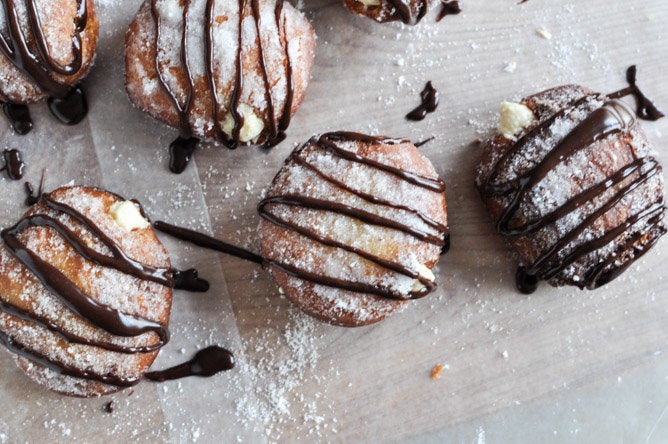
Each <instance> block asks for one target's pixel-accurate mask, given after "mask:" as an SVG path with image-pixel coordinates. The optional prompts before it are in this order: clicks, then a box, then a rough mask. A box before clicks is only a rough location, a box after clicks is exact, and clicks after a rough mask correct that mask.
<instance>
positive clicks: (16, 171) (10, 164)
mask: <svg viewBox="0 0 668 444" xmlns="http://www.w3.org/2000/svg"><path fill="white" fill-rule="evenodd" d="M2 155H3V157H4V159H5V166H4V167H2V168H0V171H4V170H6V171H7V177H9V178H10V179H11V180H19V179H21V178H22V177H23V171H24V170H25V167H26V165H25V163H23V160H21V152H20V151H19V150H15V149H12V150H4V151H3V152H2Z"/></svg>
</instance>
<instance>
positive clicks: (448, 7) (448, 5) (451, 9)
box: [436, 0, 526, 22]
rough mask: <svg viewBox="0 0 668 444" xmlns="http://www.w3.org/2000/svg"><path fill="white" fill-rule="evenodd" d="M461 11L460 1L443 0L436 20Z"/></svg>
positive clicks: (438, 20)
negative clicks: (447, 0) (448, 0)
mask: <svg viewBox="0 0 668 444" xmlns="http://www.w3.org/2000/svg"><path fill="white" fill-rule="evenodd" d="M524 1H526V0H524ZM460 12H462V8H461V7H460V6H459V2H458V1H451V2H446V1H441V11H440V12H439V13H438V16H437V17H436V21H437V22H440V21H441V20H443V19H444V18H445V16H447V15H457V14H459V13H460Z"/></svg>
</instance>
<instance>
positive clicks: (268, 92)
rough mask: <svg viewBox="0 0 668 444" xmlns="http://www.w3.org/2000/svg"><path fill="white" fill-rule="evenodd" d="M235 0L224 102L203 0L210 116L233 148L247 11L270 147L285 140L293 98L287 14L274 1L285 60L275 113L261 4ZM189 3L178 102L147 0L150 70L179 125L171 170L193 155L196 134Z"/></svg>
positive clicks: (209, 5)
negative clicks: (229, 122) (227, 127)
mask: <svg viewBox="0 0 668 444" xmlns="http://www.w3.org/2000/svg"><path fill="white" fill-rule="evenodd" d="M237 1H238V3H239V14H238V24H237V47H236V56H235V74H234V82H233V87H232V91H231V93H230V99H229V103H225V100H224V99H223V98H221V97H220V94H219V91H218V86H217V84H216V82H217V77H218V76H217V74H216V60H215V54H214V51H216V50H219V49H218V47H217V46H216V42H214V33H215V27H216V25H217V22H216V19H217V17H215V16H214V7H215V0H207V1H206V17H205V28H204V31H203V32H204V41H205V46H206V48H205V49H206V51H205V64H206V69H205V75H206V79H207V83H208V86H209V90H210V94H211V102H212V120H213V123H214V126H215V128H216V129H215V139H216V140H217V141H218V142H220V143H222V144H223V145H225V146H226V147H228V148H230V149H235V148H237V147H238V146H239V145H240V144H241V143H242V141H241V140H240V137H241V130H242V127H243V125H244V115H243V113H242V112H241V109H240V105H241V98H242V97H241V96H242V89H243V87H244V83H243V79H244V71H243V63H242V60H243V51H244V44H245V42H244V39H243V32H242V30H243V20H244V19H245V18H247V16H248V15H249V16H250V17H251V18H252V19H253V21H254V24H255V29H256V33H257V42H258V43H257V44H258V50H259V53H260V71H261V72H262V81H263V83H264V91H262V92H261V93H260V94H263V95H264V98H265V100H266V103H267V114H268V125H267V129H265V131H266V133H265V134H264V136H260V138H264V139H265V143H264V147H266V148H271V147H273V146H276V145H278V144H279V143H280V142H281V141H283V140H284V139H285V137H286V136H285V131H286V130H287V128H288V126H289V125H290V119H291V115H292V105H293V102H294V93H295V91H294V79H293V67H292V62H291V60H290V53H289V50H288V36H287V30H286V28H287V26H286V22H285V20H286V18H285V14H284V13H283V5H284V0H276V6H275V9H274V20H275V25H276V28H277V29H278V33H279V35H278V38H279V39H280V40H281V43H282V46H283V51H284V55H285V60H286V63H285V65H286V67H285V70H286V85H285V97H284V103H283V109H282V111H281V112H280V114H278V118H277V109H276V98H275V97H274V95H273V94H272V84H271V83H272V82H271V79H270V76H269V72H268V61H267V60H266V49H265V48H264V46H263V32H262V31H263V29H264V27H263V25H262V22H261V13H260V12H261V11H260V9H261V7H260V0H237ZM189 6H190V2H185V4H184V6H183V29H182V31H181V32H182V34H181V51H180V61H181V65H182V67H183V70H184V72H185V77H186V82H185V84H186V93H185V100H184V101H183V102H181V101H180V100H179V99H178V95H177V93H176V92H175V91H173V90H172V89H171V88H170V87H169V85H168V83H167V81H166V79H165V77H164V74H163V69H162V68H161V66H160V62H159V48H158V42H159V40H160V29H161V14H160V11H159V8H158V7H157V0H151V13H152V15H153V19H154V22H155V31H156V39H155V53H156V59H155V69H156V71H157V73H158V79H159V81H160V85H161V86H162V88H163V89H164V91H165V92H166V93H167V95H168V96H169V98H170V100H171V102H172V103H173V105H174V107H175V108H176V110H177V113H178V117H179V118H178V121H179V130H180V136H179V138H178V139H176V140H175V141H174V142H173V143H172V144H171V145H170V153H171V159H172V161H171V163H170V169H171V170H172V171H173V172H175V173H180V172H182V171H183V170H184V169H185V166H186V165H187V163H188V161H189V160H190V157H191V156H192V153H193V151H194V150H195V148H196V146H197V143H198V142H199V140H198V139H196V138H194V137H193V131H192V127H191V124H190V113H191V110H192V105H193V100H194V88H195V86H194V82H195V80H194V78H193V75H192V73H191V70H190V68H189V66H188V53H187V47H188V46H187V39H188V14H189ZM226 115H229V116H230V117H231V118H232V119H233V122H234V126H233V128H232V131H231V134H227V133H225V132H224V131H223V129H222V122H223V121H224V120H225V117H226Z"/></svg>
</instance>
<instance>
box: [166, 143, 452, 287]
mask: <svg viewBox="0 0 668 444" xmlns="http://www.w3.org/2000/svg"><path fill="white" fill-rule="evenodd" d="M339 141H362V142H365V143H374V144H375V143H385V144H398V143H404V142H406V141H404V140H398V139H388V138H382V137H373V136H367V135H363V134H358V133H348V132H338V133H329V134H324V135H322V136H321V137H320V138H319V139H317V140H316V139H313V140H312V141H311V142H312V143H314V144H315V146H316V147H317V148H318V149H321V150H325V151H328V152H330V153H332V154H333V155H335V156H338V157H340V158H344V159H347V160H349V161H352V162H358V163H363V164H365V165H367V166H369V167H371V168H376V169H379V170H381V171H384V172H386V173H388V174H392V175H394V176H397V177H399V178H400V179H401V180H403V181H406V182H409V183H411V184H413V185H416V186H419V187H421V188H425V189H428V190H430V191H435V192H443V191H444V190H445V185H444V184H443V182H442V181H441V180H440V179H438V178H430V177H425V176H420V175H416V174H413V173H409V172H407V171H403V170H399V169H397V168H395V167H391V166H388V165H384V164H381V163H379V162H376V161H373V160H371V159H367V158H365V157H362V156H359V155H357V154H355V153H353V152H350V151H347V150H345V149H343V148H341V147H339V146H338V145H337V144H336V142H339ZM307 146H309V144H306V145H304V147H302V149H300V150H297V151H295V152H294V153H293V154H292V155H291V156H290V157H289V159H288V162H294V163H296V164H298V165H300V166H303V167H305V168H309V169H310V170H312V171H314V172H315V173H317V174H318V175H320V177H322V178H323V179H324V180H326V181H329V182H330V183H332V184H334V185H335V186H337V187H339V188H342V189H344V190H346V191H348V192H350V193H353V194H355V195H357V196H358V197H360V198H362V199H364V200H366V201H368V202H371V203H373V204H380V205H384V206H388V207H391V208H394V209H396V210H402V211H406V212H409V213H411V214H413V215H415V216H417V217H419V218H420V219H421V220H422V221H423V222H424V223H425V224H426V225H427V226H428V227H430V228H431V229H432V230H433V233H429V232H424V231H421V230H419V229H416V228H414V227H411V226H409V225H406V224H402V223H400V222H398V221H396V220H392V219H388V218H385V217H382V216H378V215H375V214H373V213H370V212H367V211H364V210H361V209H357V208H354V207H351V206H349V205H345V204H342V203H338V202H333V201H328V200H322V199H317V198H312V197H307V196H301V195H283V196H270V197H268V198H266V199H264V200H262V201H261V202H260V203H259V205H258V212H259V213H260V216H261V217H263V218H264V219H266V220H268V221H269V222H271V223H273V224H275V225H278V226H281V227H284V228H287V229H290V230H292V231H295V232H297V233H299V234H301V235H303V236H306V237H308V238H310V239H312V240H314V241H317V242H319V243H321V244H323V245H327V246H330V247H335V248H341V249H344V250H346V251H349V252H352V253H355V254H357V255H359V256H360V257H363V258H364V259H366V260H369V261H371V262H373V263H375V264H377V265H379V266H382V267H384V268H387V269H389V270H392V271H395V272H397V273H400V274H403V275H405V276H408V277H410V278H413V279H417V280H419V281H420V283H422V285H423V288H421V289H420V290H417V291H414V292H412V293H410V295H409V298H411V299H415V298H419V297H423V296H426V295H427V294H428V293H430V292H432V291H433V290H434V289H435V288H436V284H435V283H434V282H432V281H431V280H429V279H427V278H425V277H424V276H422V275H420V273H419V272H418V271H417V270H413V269H411V268H409V267H406V266H404V265H402V264H401V263H398V262H393V261H389V260H386V259H383V258H381V257H379V256H376V255H373V254H371V253H368V252H366V251H364V250H362V249H359V248H356V247H353V246H349V245H346V244H344V243H341V242H339V241H337V240H335V239H331V238H328V237H325V236H322V235H320V234H318V233H317V232H316V231H315V230H311V229H309V228H308V227H303V226H300V225H297V224H295V223H292V222H290V221H288V220H285V219H282V218H281V217H279V216H277V215H276V214H274V213H272V212H271V211H270V208H271V207H272V206H275V205H288V206H299V207H302V208H310V209H315V210H321V211H329V212H334V213H337V214H341V215H344V216H347V217H351V218H355V219H357V220H360V221H362V222H365V223H368V224H373V225H377V226H381V227H386V228H391V229H395V230H398V231H401V232H403V233H406V234H408V235H410V236H413V237H415V238H416V239H419V240H421V241H424V242H428V243H431V244H433V245H437V246H439V247H441V248H442V249H443V250H446V251H447V248H448V246H449V235H448V228H447V226H445V225H444V224H441V223H439V222H437V221H435V220H432V219H430V218H429V217H427V216H426V215H424V214H422V213H421V212H419V211H417V210H414V209H411V208H408V207H406V206H403V205H396V204H392V203H390V202H389V201H387V200H384V199H382V198H379V197H376V196H372V195H369V194H366V193H362V192H359V191H355V190H354V189H352V188H350V187H348V186H347V185H345V184H344V183H342V182H340V181H338V180H336V179H335V178H333V177H331V176H328V175H327V174H325V173H324V172H322V171H320V170H318V169H317V167H315V166H314V165H311V164H310V163H308V161H307V159H305V158H304V157H302V156H300V154H301V153H302V151H303V149H304V148H306V147H307ZM154 226H155V228H156V229H157V230H159V231H163V232H165V233H168V234H170V235H172V236H174V237H177V238H179V239H182V240H185V241H188V242H191V243H194V244H195V245H199V246H201V247H204V248H209V249H213V250H216V251H220V252H223V253H226V254H229V255H232V256H236V257H239V258H241V259H245V260H248V261H251V262H254V263H256V264H261V265H262V266H263V267H264V268H270V267H274V268H276V269H278V270H280V271H282V272H284V273H287V274H290V275H292V276H295V277H298V278H300V279H304V280H306V281H309V282H313V283H315V284H319V285H326V286H330V287H334V288H340V289H344V290H348V291H354V292H360V293H370V294H375V295H378V296H382V297H385V298H389V299H406V296H404V295H402V294H399V293H397V292H395V291H392V290H390V289H388V288H381V287H378V286H375V285H369V284H364V283H361V282H354V281H348V280H343V279H337V278H332V277H329V276H323V275H320V274H317V273H312V272H309V271H308V270H304V269H300V268H297V267H294V266H292V265H289V264H287V263H281V262H278V261H275V260H270V259H267V258H263V257H262V256H260V255H258V254H256V253H252V252H250V251H248V250H245V249H242V248H239V247H236V246H234V245H231V244H228V243H226V242H223V241H220V240H218V239H215V238H213V237H210V236H207V235H205V234H203V233H198V232H196V231H192V230H188V229H186V228H182V227H177V226H174V225H170V224H167V223H165V222H161V221H157V222H155V224H154Z"/></svg>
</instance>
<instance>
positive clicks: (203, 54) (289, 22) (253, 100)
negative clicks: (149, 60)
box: [127, 0, 311, 142]
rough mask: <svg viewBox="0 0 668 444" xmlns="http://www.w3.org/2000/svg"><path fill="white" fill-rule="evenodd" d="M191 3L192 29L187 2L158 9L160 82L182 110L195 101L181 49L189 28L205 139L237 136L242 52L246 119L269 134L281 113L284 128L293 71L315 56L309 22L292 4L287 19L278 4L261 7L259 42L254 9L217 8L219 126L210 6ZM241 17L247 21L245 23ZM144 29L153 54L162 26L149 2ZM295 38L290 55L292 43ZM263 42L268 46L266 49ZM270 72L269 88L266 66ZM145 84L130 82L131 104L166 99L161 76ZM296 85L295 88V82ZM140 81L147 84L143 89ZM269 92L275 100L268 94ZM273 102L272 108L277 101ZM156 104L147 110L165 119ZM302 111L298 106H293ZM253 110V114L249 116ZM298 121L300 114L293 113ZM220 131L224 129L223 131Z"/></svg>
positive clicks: (194, 117) (142, 14) (141, 18)
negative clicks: (214, 133) (216, 132)
mask: <svg viewBox="0 0 668 444" xmlns="http://www.w3.org/2000/svg"><path fill="white" fill-rule="evenodd" d="M188 3H189V7H188V8H189V9H188V14H187V20H186V21H185V23H184V20H183V18H184V3H183V2H182V1H179V0H158V1H156V3H155V9H156V12H157V16H158V18H159V36H158V40H157V59H158V71H159V75H160V78H162V81H163V82H165V84H166V86H167V88H168V89H169V90H170V91H171V92H172V93H173V94H174V95H175V97H176V99H177V101H178V103H179V108H181V109H182V110H185V109H186V102H187V98H188V77H187V75H186V71H185V67H184V64H183V60H182V53H181V47H182V45H181V43H182V39H183V30H184V26H185V31H186V32H185V44H186V48H187V51H186V52H187V57H186V58H185V60H186V61H187V67H188V70H189V71H190V74H191V76H192V78H193V85H194V94H193V97H192V104H191V111H190V112H189V113H188V121H189V123H190V125H191V127H192V130H193V132H194V133H195V134H196V135H198V136H200V137H203V136H205V135H207V134H210V133H211V132H212V131H214V130H215V129H221V130H223V131H224V132H226V134H227V135H228V136H231V134H230V133H231V131H230V127H229V125H224V124H223V122H225V120H226V119H227V121H228V122H229V121H230V119H232V118H233V114H232V112H231V111H232V110H231V107H232V101H233V99H234V92H235V83H236V78H237V53H238V51H241V64H242V68H241V69H242V74H241V76H242V82H241V91H240V94H239V96H238V98H237V99H238V101H239V106H238V108H237V109H236V110H237V111H238V112H240V113H243V114H247V115H255V116H257V117H258V119H259V120H261V121H262V123H263V126H264V128H265V129H266V128H269V124H270V122H271V120H272V117H271V116H270V113H273V119H274V121H275V122H278V121H280V119H281V116H282V115H283V112H284V109H285V107H286V106H287V101H286V99H287V96H288V94H287V93H288V89H287V85H288V74H289V73H288V65H289V64H290V65H292V69H293V70H301V69H303V67H304V66H307V65H308V64H307V63H306V60H307V59H308V58H309V57H310V56H311V55H310V54H308V53H307V52H308V51H307V47H308V44H309V42H306V41H305V36H304V34H303V33H300V32H301V31H300V30H302V29H303V28H304V27H305V26H308V25H307V22H306V21H305V19H304V17H303V16H302V14H301V13H300V12H298V11H297V10H295V9H294V8H293V7H292V6H291V5H290V4H289V3H287V2H286V3H285V5H284V6H283V9H282V13H281V15H280V17H279V23H277V21H276V17H275V15H276V14H275V5H276V3H275V2H274V1H271V0H260V1H259V2H258V5H259V22H260V26H259V35H258V26H257V25H256V21H255V19H254V18H253V10H252V5H251V2H244V5H245V8H244V9H243V11H241V10H240V2H235V1H232V2H223V1H216V2H213V8H212V16H213V20H212V24H211V39H212V40H211V41H212V45H211V48H212V51H211V68H212V73H213V75H212V78H213V83H214V88H215V97H217V100H218V102H219V105H220V109H219V110H218V118H219V121H218V122H214V121H213V113H212V112H210V111H209V110H210V109H211V104H212V101H213V96H212V94H211V91H210V89H209V88H210V85H209V80H208V78H207V71H208V70H209V66H207V52H208V47H207V45H206V40H205V37H206V36H205V31H206V22H205V20H206V5H207V2H206V0H194V1H191V2H188ZM240 15H241V20H239V18H240ZM136 20H137V22H138V23H140V26H139V34H138V36H137V39H138V40H139V41H141V42H142V43H141V44H142V45H143V46H144V45H145V46H147V47H150V46H152V45H153V44H154V42H155V39H156V34H155V22H154V20H153V18H152V15H151V11H150V4H149V2H145V3H144V5H143V6H142V8H141V9H140V11H139V13H138V15H137V18H136ZM286 39H287V42H288V43H287V48H288V49H287V54H286V43H285V41H286ZM260 43H261V46H260ZM132 63H133V69H137V70H138V71H139V73H140V74H142V73H144V72H143V71H144V68H143V67H142V65H141V63H139V62H138V61H134V62H132ZM263 64H264V67H265V69H266V73H267V81H266V83H265V78H264V75H263V69H262V65H263ZM144 74H146V75H140V80H138V81H130V82H128V85H127V88H128V91H129V93H130V96H131V97H144V98H150V97H155V96H157V95H161V94H163V91H162V86H161V85H160V78H159V77H158V75H156V74H154V73H144ZM290 81H292V82H294V73H293V79H291V80H290ZM137 82H139V83H137ZM267 86H268V87H269V97H267V94H265V92H266V90H267ZM269 99H271V102H270V101H269ZM155 102H156V100H149V101H147V102H146V103H151V105H150V106H149V109H145V111H147V112H149V113H150V114H152V115H154V116H158V115H160V114H161V112H162V110H161V109H159V105H156V104H153V103H155ZM294 105H295V104H294V103H293V106H294ZM244 110H246V111H245V112H243V111H244ZM289 111H290V114H291V112H293V111H294V109H291V110H289ZM216 126H217V127H218V128H216ZM246 139H248V140H245V142H254V141H255V140H257V137H247V138H246Z"/></svg>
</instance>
